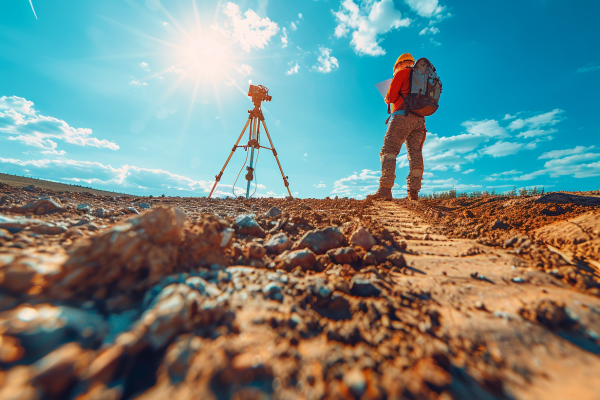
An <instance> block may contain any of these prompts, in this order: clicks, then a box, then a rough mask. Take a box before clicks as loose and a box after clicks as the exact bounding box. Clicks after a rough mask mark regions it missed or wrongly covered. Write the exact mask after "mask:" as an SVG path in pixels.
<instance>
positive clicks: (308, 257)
mask: <svg viewBox="0 0 600 400" xmlns="http://www.w3.org/2000/svg"><path fill="white" fill-rule="evenodd" d="M280 261H281V262H280V268H283V269H286V270H288V271H291V270H292V269H294V268H296V267H300V268H302V269H303V270H305V271H306V270H312V269H313V268H314V266H315V263H316V261H317V258H316V256H315V253H313V252H312V251H311V250H310V249H302V250H294V251H290V252H288V253H284V255H282V256H281V257H280Z"/></svg>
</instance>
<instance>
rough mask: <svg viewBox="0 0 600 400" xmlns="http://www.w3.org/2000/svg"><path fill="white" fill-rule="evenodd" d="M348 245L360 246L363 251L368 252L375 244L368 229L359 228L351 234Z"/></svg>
mask: <svg viewBox="0 0 600 400" xmlns="http://www.w3.org/2000/svg"><path fill="white" fill-rule="evenodd" d="M350 244H352V245H353V246H361V247H362V248H363V249H365V250H370V249H371V247H373V246H375V245H376V244H377V242H376V241H375V238H374V237H373V236H372V235H371V233H370V232H369V231H368V229H366V228H364V227H362V226H361V227H359V228H358V229H357V230H355V231H354V233H352V236H350Z"/></svg>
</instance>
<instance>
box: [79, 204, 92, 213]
mask: <svg viewBox="0 0 600 400" xmlns="http://www.w3.org/2000/svg"><path fill="white" fill-rule="evenodd" d="M77 210H78V211H83V212H85V213H89V212H91V211H92V207H90V206H89V204H85V203H83V204H79V205H78V206H77Z"/></svg>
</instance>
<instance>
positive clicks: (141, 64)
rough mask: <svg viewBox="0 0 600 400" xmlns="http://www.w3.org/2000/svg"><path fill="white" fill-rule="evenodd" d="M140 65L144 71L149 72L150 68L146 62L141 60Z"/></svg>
mask: <svg viewBox="0 0 600 400" xmlns="http://www.w3.org/2000/svg"><path fill="white" fill-rule="evenodd" d="M140 67H142V68H144V70H145V71H148V72H150V68H148V63H145V62H141V63H140Z"/></svg>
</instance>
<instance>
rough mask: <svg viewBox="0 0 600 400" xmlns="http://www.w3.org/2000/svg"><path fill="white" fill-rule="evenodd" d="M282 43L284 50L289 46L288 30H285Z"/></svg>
mask: <svg viewBox="0 0 600 400" xmlns="http://www.w3.org/2000/svg"><path fill="white" fill-rule="evenodd" d="M281 43H282V46H281V47H282V48H286V47H287V45H288V38H287V29H285V28H283V35H281Z"/></svg>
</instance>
